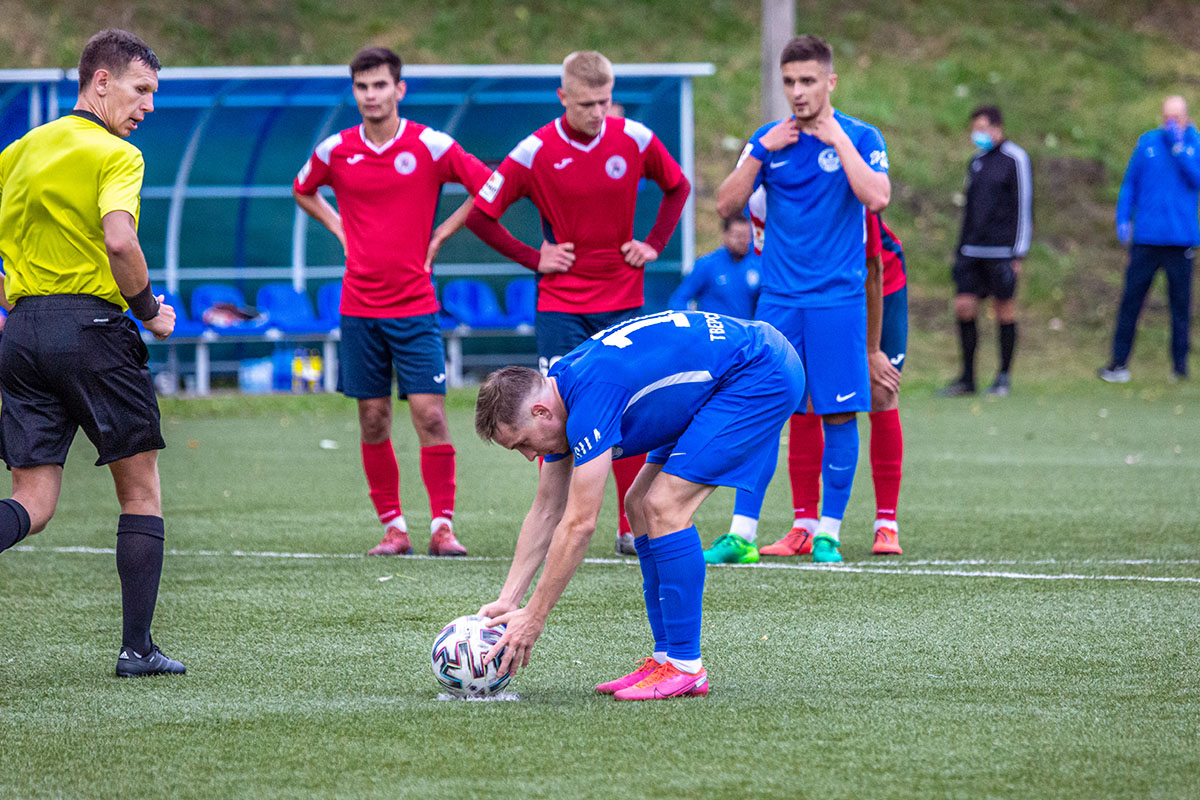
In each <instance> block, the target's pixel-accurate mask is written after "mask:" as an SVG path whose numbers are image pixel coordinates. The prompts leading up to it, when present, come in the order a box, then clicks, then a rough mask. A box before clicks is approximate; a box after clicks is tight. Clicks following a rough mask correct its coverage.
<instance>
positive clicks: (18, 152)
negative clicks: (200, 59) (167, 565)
mask: <svg viewBox="0 0 1200 800" xmlns="http://www.w3.org/2000/svg"><path fill="white" fill-rule="evenodd" d="M160 68H161V64H159V62H158V57H157V56H155V55H154V51H152V50H151V49H150V48H149V47H147V46H146V44H145V43H144V42H143V41H142V40H141V39H139V38H138V37H136V36H134V35H133V34H131V33H127V32H126V31H121V30H105V31H101V32H100V33H98V34H96V35H95V36H93V37H92V38H91V39H90V40H89V41H88V43H87V45H86V46H85V47H84V49H83V55H82V56H80V59H79V99H78V101H77V102H76V104H75V110H74V111H72V112H71V113H70V114H68V115H67V116H65V117H62V118H60V119H57V120H55V121H53V122H50V123H48V124H46V125H43V126H41V127H39V128H36V129H35V130H33V131H30V132H29V133H28V134H26V135H25V136H24V137H23V138H21V139H20V140H18V141H16V142H14V143H13V144H11V145H10V146H9V147H7V148H6V149H5V150H4V151H3V152H2V153H0V258H3V261H4V267H5V270H6V273H7V274H6V275H5V276H4V279H3V282H0V303H2V304H3V305H4V307H5V308H6V309H8V310H9V317H8V322H7V324H6V326H5V329H4V337H3V339H2V340H0V393H2V395H3V406H2V407H0V458H3V459H4V461H5V462H6V463H7V464H8V466H9V469H11V470H12V482H13V494H12V497H11V498H10V499H7V500H0V551H3V550H7V549H8V548H10V547H12V546H13V545H15V544H16V543H17V542H19V541H21V539H23V538H25V537H26V536H27V535H29V534H33V533H38V532H39V531H41V530H42V529H43V528H45V527H46V524H47V523H48V522H49V521H50V518H51V517H52V516H54V509H55V506H56V505H57V504H58V495H59V492H60V490H61V489H62V468H63V462H65V461H66V459H67V450H68V449H69V448H70V446H71V440H72V439H74V438H75V432H76V431H77V430H78V429H79V428H80V427H82V428H83V430H84V433H86V434H87V437H88V438H89V439H90V440H91V441H92V444H94V445H95V446H96V450H97V451H98V452H99V454H100V458H99V459H98V460H97V461H96V465H97V466H100V465H102V464H107V465H108V468H109V469H110V470H111V471H112V476H113V481H114V483H115V484H116V490H117V500H118V501H119V502H120V504H121V517H120V520H119V521H118V523H117V573H118V574H119V575H120V578H121V609H122V615H123V619H124V626H123V632H122V640H121V652H120V655H119V656H118V657H117V675H118V677H131V676H140V675H158V674H163V673H183V672H184V671H185V670H184V666H183V664H181V663H179V662H178V661H175V660H173V659H170V658H168V657H167V656H165V655H163V653H162V652H161V651H160V650H159V649H158V647H157V646H156V645H155V644H154V642H153V641H152V640H151V638H150V621H151V619H152V618H153V616H154V605H155V601H156V600H157V598H158V583H159V577H160V575H161V574H162V560H163V518H162V499H161V492H160V489H159V480H158V451H159V450H160V449H162V448H163V447H165V444H164V442H163V438H162V433H161V431H160V427H159V416H158V401H157V399H156V398H155V396H154V386H153V384H152V382H151V379H150V371H149V370H148V369H147V367H146V363H147V360H148V354H147V352H146V346H145V344H143V343H142V340H141V337H140V336H139V334H138V330H137V326H136V325H135V324H134V322H133V320H131V319H129V318H128V317H127V316H125V314H124V313H122V312H124V311H125V309H126V308H128V309H130V310H131V311H132V312H133V314H134V316H136V317H137V318H138V319H140V320H142V323H143V324H144V325H145V327H146V330H148V331H150V332H151V333H153V334H154V336H155V337H157V338H158V339H166V338H167V337H168V336H170V335H171V332H172V331H173V330H174V329H175V310H174V309H173V308H171V307H170V306H169V305H166V304H165V303H163V302H162V299H163V298H162V297H161V296H160V297H157V298H156V297H155V296H154V294H153V293H152V292H151V290H150V276H149V273H148V272H147V269H146V259H145V256H144V255H143V254H142V249H141V246H140V245H139V244H138V237H137V220H138V212H139V210H140V199H139V194H140V192H141V187H142V174H143V172H144V170H145V164H144V162H143V161H142V154H141V152H139V151H138V149H137V148H136V147H134V146H133V145H131V144H129V143H128V142H126V141H124V139H126V138H127V137H128V136H129V135H130V134H131V133H132V132H133V131H134V130H135V129H136V128H137V126H138V125H139V124H140V123H141V122H142V120H143V119H144V118H145V116H146V115H147V114H149V113H150V112H151V111H153V110H154V92H155V91H156V90H157V89H158V70H159V69H160Z"/></svg>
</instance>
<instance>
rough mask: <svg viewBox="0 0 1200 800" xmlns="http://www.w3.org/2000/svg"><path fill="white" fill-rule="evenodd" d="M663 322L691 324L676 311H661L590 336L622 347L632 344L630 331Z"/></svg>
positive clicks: (687, 325)
mask: <svg viewBox="0 0 1200 800" xmlns="http://www.w3.org/2000/svg"><path fill="white" fill-rule="evenodd" d="M664 322H673V323H675V327H676V328H690V327H691V326H692V324H691V323H690V322H688V318H687V317H686V316H684V315H683V314H680V313H679V312H678V311H662V312H659V313H658V314H651V315H649V316H646V317H637V318H635V319H631V320H629V321H628V322H623V323H621V325H619V326H618V327H616V328H606V329H604V330H602V331H600V332H599V333H597V334H596V335H595V336H593V337H592V338H593V339H599V340H600V341H601V343H603V344H606V345H609V346H611V347H617V348H621V349H624V348H626V347H629V345H631V344H633V342H632V341H631V340H630V338H629V335H630V334H631V333H635V332H636V331H640V330H641V329H642V328H649V327H650V326H652V325H660V324H662V323H664Z"/></svg>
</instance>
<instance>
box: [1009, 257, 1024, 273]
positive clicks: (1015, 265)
mask: <svg viewBox="0 0 1200 800" xmlns="http://www.w3.org/2000/svg"><path fill="white" fill-rule="evenodd" d="M1024 263H1025V262H1024V261H1023V260H1022V259H1019V258H1014V259H1013V260H1012V272H1013V277H1014V278H1019V277H1021V267H1022V266H1024Z"/></svg>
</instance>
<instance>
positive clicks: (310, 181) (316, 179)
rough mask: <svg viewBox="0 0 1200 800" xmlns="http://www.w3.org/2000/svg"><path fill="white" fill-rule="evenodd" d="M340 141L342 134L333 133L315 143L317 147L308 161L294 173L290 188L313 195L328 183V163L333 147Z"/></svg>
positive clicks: (331, 157) (331, 156)
mask: <svg viewBox="0 0 1200 800" xmlns="http://www.w3.org/2000/svg"><path fill="white" fill-rule="evenodd" d="M341 143H342V135H341V134H340V133H335V134H334V135H333V136H330V137H329V138H328V139H326V140H325V141H323V142H321V143H320V144H319V145H317V149H316V150H314V151H313V154H312V155H311V156H309V159H308V161H306V162H304V166H303V167H301V168H300V172H299V173H298V174H297V175H296V180H294V181H293V182H292V188H294V189H295V190H296V191H297V192H298V193H299V194H307V195H313V194H316V193H317V189H318V188H320V187H321V186H324V185H326V184H328V183H329V177H330V169H329V164H330V161H331V160H332V159H333V148H335V147H337V146H338V145H339V144H341Z"/></svg>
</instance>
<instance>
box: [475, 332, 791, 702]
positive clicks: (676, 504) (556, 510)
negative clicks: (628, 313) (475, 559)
mask: <svg viewBox="0 0 1200 800" xmlns="http://www.w3.org/2000/svg"><path fill="white" fill-rule="evenodd" d="M803 395H804V368H803V367H802V366H801V364H800V358H799V357H798V356H797V355H796V351H795V350H794V349H793V348H792V346H791V345H790V344H788V342H787V340H786V339H785V338H784V337H783V335H782V334H780V333H779V332H778V331H777V330H775V329H774V328H773V327H771V326H770V325H768V324H766V323H763V322H746V321H743V320H735V319H733V318H731V317H723V316H721V315H719V314H712V313H702V312H697V311H686V312H682V311H667V312H663V313H660V314H652V315H650V316H645V317H639V318H636V319H633V320H629V321H627V322H623V323H621V324H619V325H615V326H613V327H611V328H607V329H605V330H602V331H600V332H599V333H597V334H595V335H594V336H592V337H591V338H589V339H588V340H586V341H585V342H584V343H583V344H581V345H579V346H578V347H576V348H575V349H574V350H572V351H571V352H570V353H568V354H567V355H565V356H563V358H562V359H561V360H559V361H558V362H557V363H556V364H555V365H554V366H552V367H551V368H550V371H549V373H548V375H547V376H545V377H543V376H542V375H541V374H539V373H538V372H536V371H534V370H530V369H526V368H524V367H505V368H504V369H501V370H499V371H497V372H493V373H492V374H491V375H489V376H488V378H487V380H486V381H484V384H483V386H481V387H480V390H479V400H478V403H477V404H476V407H475V430H476V432H477V433H478V434H479V435H480V436H481V437H482V438H484V439H485V440H489V441H493V442H496V443H498V444H500V445H501V446H502V447H506V448H508V449H509V450H516V451H518V452H519V453H521V455H523V456H525V457H526V458H527V459H529V460H531V461H532V460H533V459H535V458H537V457H539V456H541V457H543V458H544V459H545V464H544V466H543V467H542V470H541V473H540V476H539V478H538V489H537V494H536V496H535V498H534V501H533V506H532V507H531V508H530V510H529V514H528V515H526V517H525V521H524V523H523V524H522V525H521V532H520V535H519V536H518V538H517V546H516V553H515V554H514V556H513V563H512V567H511V568H510V569H509V573H508V578H507V580H506V581H505V583H504V588H503V590H502V591H501V592H500V597H499V598H498V599H497V600H496V601H495V602H492V603H489V604H487V605H485V606H483V607H482V608H481V609H480V611H479V613H480V614H483V615H485V616H488V617H491V618H492V620H493V622H495V623H504V624H506V625H507V629H506V631H505V633H504V636H503V637H502V638H501V639H500V641H499V642H498V643H496V645H495V646H494V647H493V648H492V649H491V651H489V652H488V653H487V655H486V656H485V660H490V659H491V658H492V657H494V656H495V655H496V654H497V653H500V652H501V650H504V655H503V660H502V662H501V665H500V672H501V674H506V673H508V672H510V671H515V670H517V669H518V668H520V667H524V666H526V665H527V664H528V663H529V656H530V652H531V650H532V648H533V645H534V642H536V641H537V638H538V636H539V635H541V632H542V629H543V627H544V626H545V624H546V616H547V615H548V614H549V613H550V609H551V608H553V607H554V604H555V603H556V602H558V598H559V597H560V596H561V595H562V593H563V590H564V589H565V588H566V585H567V583H568V582H569V581H570V579H571V576H572V575H573V574H574V573H575V569H576V568H577V567H578V566H579V563H580V562H581V561H582V560H583V556H584V554H585V553H586V552H587V547H588V542H589V541H590V540H591V537H592V533H593V532H594V531H595V529H596V520H597V517H598V515H599V514H600V506H601V504H602V503H603V500H604V485H605V482H606V479H607V477H608V472H609V470H610V468H611V466H612V462H613V461H614V460H616V459H620V458H629V457H633V456H640V455H642V454H646V463H645V465H644V466H643V467H642V469H641V470H640V471H639V472H638V474H637V477H636V478H635V479H634V481H633V485H632V486H631V487H630V489H629V492H628V493H627V494H626V496H625V505H626V510H627V513H628V514H629V516H630V522H631V524H632V525H633V531H634V534H635V538H634V544H635V546H636V547H637V555H638V559H639V561H640V562H641V568H642V578H643V592H644V595H645V601H646V616H647V617H648V618H649V620H650V630H651V633H652V634H653V636H654V647H653V655H652V656H651V657H648V658H645V659H643V660H642V661H641V663H640V664H638V666H637V668H636V669H635V670H634V671H633V672H631V673H629V674H628V675H625V676H623V677H621V678H618V679H616V680H613V681H609V682H608V683H602V684H600V685H599V686H597V687H596V691H598V692H602V693H606V694H613V695H614V696H615V697H616V699H618V700H659V699H664V698H668V697H680V696H685V695H703V694H707V693H708V675H707V673H706V672H705V670H704V667H703V664H702V663H701V659H700V619H701V610H702V609H701V605H702V599H703V593H704V567H705V564H704V556H703V551H702V547H701V544H700V535H699V533H697V531H696V526H695V524H694V523H693V521H692V515H693V514H694V513H695V511H696V509H697V508H699V506H700V504H701V503H702V502H703V501H704V499H705V498H706V497H708V496H709V494H711V493H712V491H713V489H715V488H716V487H717V486H734V487H738V488H743V489H744V488H748V487H750V486H753V485H754V484H755V483H756V482H757V481H758V480H760V476H761V475H762V474H763V473H764V472H766V471H769V470H773V469H774V467H775V461H776V453H777V452H778V450H777V448H776V446H775V444H776V442H777V441H778V435H779V429H780V427H781V426H782V425H783V422H784V421H785V420H786V419H787V418H788V417H789V416H790V415H791V414H792V413H793V412H795V411H796V409H797V408H798V407H799V405H800V402H801V399H802V397H803ZM543 560H544V561H545V564H546V566H545V569H544V570H543V572H542V577H541V580H539V581H538V585H537V588H536V589H535V590H534V592H533V595H532V596H531V597H530V599H529V602H528V603H527V604H526V605H525V607H524V608H518V606H519V604H520V602H521V599H522V598H523V597H524V596H525V592H526V591H527V590H528V588H529V584H530V583H531V582H532V580H533V576H534V574H535V573H536V572H537V570H538V567H539V566H541V564H542V562H543Z"/></svg>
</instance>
